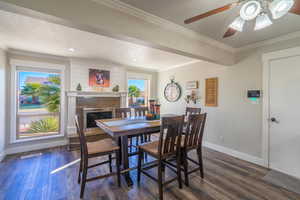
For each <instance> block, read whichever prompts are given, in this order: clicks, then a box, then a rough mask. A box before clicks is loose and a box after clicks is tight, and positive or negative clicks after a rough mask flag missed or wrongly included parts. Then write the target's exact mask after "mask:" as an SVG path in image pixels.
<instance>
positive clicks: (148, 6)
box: [121, 0, 300, 47]
mask: <svg viewBox="0 0 300 200" xmlns="http://www.w3.org/2000/svg"><path fill="white" fill-rule="evenodd" d="M121 1H122V2H124V3H127V4H129V5H131V6H134V7H136V8H139V9H142V10H144V11H146V12H148V13H151V14H153V15H156V16H158V17H161V18H164V19H167V20H169V21H172V22H174V23H176V24H179V25H182V26H185V27H186V28H189V29H192V30H194V31H197V32H199V33H201V34H203V35H206V36H208V37H210V38H213V39H215V40H218V41H220V42H223V43H226V44H228V45H230V46H232V47H242V46H245V45H248V44H252V43H256V42H259V41H263V40H267V39H271V38H275V37H278V36H281V35H285V34H287V33H291V32H295V31H299V30H300V16H297V15H294V14H287V15H286V16H284V17H283V18H281V19H279V20H276V21H273V23H274V24H273V25H272V26H270V27H268V28H265V29H263V30H259V31H253V26H254V24H253V23H249V24H247V25H246V30H245V32H242V33H238V34H236V35H235V36H233V37H230V38H226V39H223V38H222V36H223V34H224V32H225V31H226V29H227V26H228V25H229V24H230V22H231V21H232V20H233V19H234V18H235V17H236V16H237V15H238V13H239V9H238V8H234V9H231V10H228V11H225V12H223V13H219V14H217V15H214V16H210V17H208V18H206V19H202V20H200V21H198V22H195V23H192V24H189V25H185V24H184V23H183V22H184V20H185V19H187V18H190V17H193V16H195V15H198V14H201V13H203V12H207V11H209V10H211V9H215V8H218V7H221V6H223V5H225V4H227V3H231V2H233V1H232V0H220V1H212V0H121Z"/></svg>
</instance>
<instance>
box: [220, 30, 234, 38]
mask: <svg viewBox="0 0 300 200" xmlns="http://www.w3.org/2000/svg"><path fill="white" fill-rule="evenodd" d="M236 32H237V30H235V29H233V28H228V29H227V31H226V33H225V34H224V35H223V38H227V37H230V36H233V35H234V34H235V33H236Z"/></svg>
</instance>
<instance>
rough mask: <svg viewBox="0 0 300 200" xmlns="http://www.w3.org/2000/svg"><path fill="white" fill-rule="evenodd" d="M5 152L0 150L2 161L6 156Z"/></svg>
mask: <svg viewBox="0 0 300 200" xmlns="http://www.w3.org/2000/svg"><path fill="white" fill-rule="evenodd" d="M5 155H6V154H5V152H4V151H3V152H0V162H1V161H2V160H3V159H4V158H5Z"/></svg>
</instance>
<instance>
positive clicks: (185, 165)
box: [181, 150, 189, 186]
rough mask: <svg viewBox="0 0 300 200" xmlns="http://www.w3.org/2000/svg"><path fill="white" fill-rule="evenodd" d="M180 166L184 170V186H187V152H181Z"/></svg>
mask: <svg viewBox="0 0 300 200" xmlns="http://www.w3.org/2000/svg"><path fill="white" fill-rule="evenodd" d="M181 159H182V164H183V169H184V181H185V182H184V183H185V185H186V186H189V175H188V160H187V152H186V151H185V150H182V157H181Z"/></svg>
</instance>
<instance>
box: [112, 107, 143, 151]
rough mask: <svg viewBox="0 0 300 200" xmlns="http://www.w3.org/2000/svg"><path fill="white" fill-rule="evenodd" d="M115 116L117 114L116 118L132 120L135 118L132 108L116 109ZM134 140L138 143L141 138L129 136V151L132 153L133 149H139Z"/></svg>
mask: <svg viewBox="0 0 300 200" xmlns="http://www.w3.org/2000/svg"><path fill="white" fill-rule="evenodd" d="M115 114H116V118H122V119H124V118H130V117H133V115H132V112H131V108H116V109H115ZM133 139H135V140H136V141H137V143H138V140H139V136H136V135H134V136H132V135H129V136H128V140H129V151H130V152H132V147H135V148H137V145H138V144H137V145H133Z"/></svg>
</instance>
